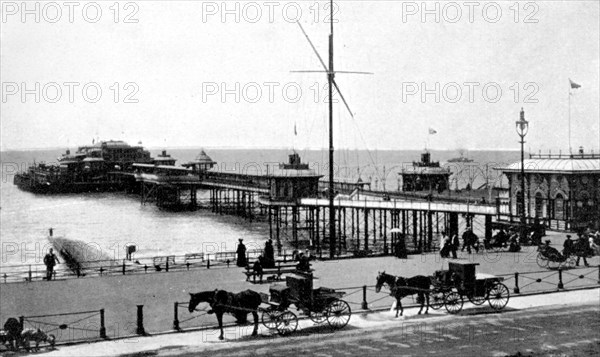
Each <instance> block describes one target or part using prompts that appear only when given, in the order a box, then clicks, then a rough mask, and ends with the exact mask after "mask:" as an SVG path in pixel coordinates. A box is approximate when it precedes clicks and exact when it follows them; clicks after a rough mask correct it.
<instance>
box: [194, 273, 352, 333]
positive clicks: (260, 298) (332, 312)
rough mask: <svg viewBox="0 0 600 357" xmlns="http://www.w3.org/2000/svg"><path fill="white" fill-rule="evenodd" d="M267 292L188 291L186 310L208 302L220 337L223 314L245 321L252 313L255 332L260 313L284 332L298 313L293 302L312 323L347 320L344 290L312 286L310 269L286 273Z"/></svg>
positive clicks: (291, 329)
mask: <svg viewBox="0 0 600 357" xmlns="http://www.w3.org/2000/svg"><path fill="white" fill-rule="evenodd" d="M269 293H270V294H269V295H267V294H263V293H258V292H256V291H252V290H245V291H242V292H239V293H231V292H227V291H224V290H213V291H203V292H199V293H196V294H190V302H189V303H188V310H189V312H190V313H192V312H194V311H197V310H196V307H197V306H198V305H199V304H200V303H202V302H207V303H209V304H210V307H211V310H209V311H208V313H214V314H216V316H217V320H218V322H219V328H220V330H221V335H220V336H219V339H223V314H224V313H229V314H231V315H233V316H234V317H235V318H236V320H237V321H238V322H239V323H245V322H246V321H247V320H246V319H247V315H248V314H250V313H251V314H252V315H253V317H254V331H253V332H252V335H257V334H258V321H259V317H258V313H259V312H260V313H262V317H261V320H262V323H263V325H265V327H267V328H268V329H270V330H277V332H278V333H279V334H282V335H286V334H289V333H292V332H294V331H296V329H297V328H298V317H297V315H296V314H295V313H293V312H292V311H290V310H289V307H290V306H291V305H294V306H295V307H296V309H297V310H300V311H302V312H304V314H306V315H307V316H308V317H310V319H311V320H312V321H313V322H315V323H318V324H320V323H324V322H325V321H327V323H328V324H329V326H331V327H332V328H336V329H339V328H342V327H344V326H346V325H347V324H348V321H350V315H351V313H352V312H351V310H350V305H348V303H347V302H345V301H344V300H340V298H341V297H342V296H344V295H345V293H344V292H339V291H335V290H333V289H329V288H318V289H313V275H312V273H310V272H301V271H296V273H295V274H290V275H288V276H286V285H280V284H276V285H272V286H271V287H270V289H269Z"/></svg>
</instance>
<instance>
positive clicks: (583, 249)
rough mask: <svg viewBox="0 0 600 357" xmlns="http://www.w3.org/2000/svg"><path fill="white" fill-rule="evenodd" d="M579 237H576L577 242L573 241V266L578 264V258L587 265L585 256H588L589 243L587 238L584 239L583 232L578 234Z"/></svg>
mask: <svg viewBox="0 0 600 357" xmlns="http://www.w3.org/2000/svg"><path fill="white" fill-rule="evenodd" d="M578 236H579V238H578V239H577V243H575V254H577V261H576V262H575V266H579V260H580V259H581V258H583V264H584V265H585V266H586V267H587V266H589V264H588V262H587V259H586V257H587V256H588V253H589V249H590V245H589V243H588V240H587V239H585V237H584V236H583V234H581V233H579V234H578Z"/></svg>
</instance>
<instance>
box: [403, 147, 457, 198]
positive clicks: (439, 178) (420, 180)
mask: <svg viewBox="0 0 600 357" xmlns="http://www.w3.org/2000/svg"><path fill="white" fill-rule="evenodd" d="M451 174H452V173H451V172H450V169H447V168H443V167H441V166H440V163H439V162H433V161H431V154H430V153H429V152H427V151H425V152H424V153H422V154H421V161H419V162H413V163H412V165H409V166H407V167H403V168H402V171H401V172H400V173H399V175H400V184H399V186H400V187H399V188H400V191H403V192H414V191H429V192H431V191H437V192H439V193H441V192H443V191H446V190H447V189H448V188H449V182H450V181H449V178H450V175H451Z"/></svg>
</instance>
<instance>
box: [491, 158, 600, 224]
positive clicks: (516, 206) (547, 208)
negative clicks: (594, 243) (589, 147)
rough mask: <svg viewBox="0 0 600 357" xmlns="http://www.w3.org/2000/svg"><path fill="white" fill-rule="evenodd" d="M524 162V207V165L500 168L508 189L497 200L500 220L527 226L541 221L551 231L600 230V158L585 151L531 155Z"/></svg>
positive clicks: (517, 164)
mask: <svg viewBox="0 0 600 357" xmlns="http://www.w3.org/2000/svg"><path fill="white" fill-rule="evenodd" d="M529 156H530V157H529V159H526V160H524V168H525V171H524V172H525V207H523V205H522V204H521V203H520V202H521V200H520V197H521V189H522V188H521V162H520V161H519V162H516V163H513V164H511V165H508V166H507V167H501V168H497V169H498V170H501V171H502V172H503V173H504V175H506V177H507V178H508V182H509V189H508V191H507V192H506V193H505V195H504V196H503V197H502V196H501V197H499V198H498V206H499V207H498V211H499V217H500V219H502V220H507V221H509V222H519V221H520V218H521V215H522V214H523V210H524V214H525V217H526V221H527V223H530V224H531V223H534V221H536V220H537V221H539V222H540V223H542V224H544V225H545V226H546V227H548V228H550V229H556V230H563V231H577V230H580V229H585V228H594V229H600V204H599V202H600V155H599V154H593V153H592V154H585V153H584V152H583V149H580V151H579V152H578V153H577V154H569V155H561V154H559V155H551V154H547V155H542V154H539V155H529Z"/></svg>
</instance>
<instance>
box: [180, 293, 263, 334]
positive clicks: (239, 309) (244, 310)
mask: <svg viewBox="0 0 600 357" xmlns="http://www.w3.org/2000/svg"><path fill="white" fill-rule="evenodd" d="M201 302H207V303H209V304H210V307H211V310H209V311H208V313H209V314H212V313H215V314H216V315H217V321H219V329H220V330H221V335H220V336H219V340H222V339H223V314H224V313H229V314H231V315H233V316H235V318H236V320H237V323H246V321H247V320H248V313H252V316H254V331H253V332H252V336H256V335H257V333H258V311H257V310H258V306H259V305H260V304H261V298H260V294H259V293H257V292H256V291H252V290H244V291H242V292H239V293H237V294H234V293H230V292H227V291H225V290H213V291H202V292H199V293H196V294H190V303H189V305H188V306H189V311H190V313H192V312H194V311H195V310H196V306H198V304H200V303H201Z"/></svg>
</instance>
